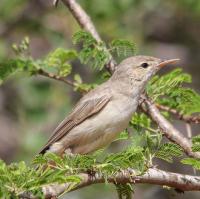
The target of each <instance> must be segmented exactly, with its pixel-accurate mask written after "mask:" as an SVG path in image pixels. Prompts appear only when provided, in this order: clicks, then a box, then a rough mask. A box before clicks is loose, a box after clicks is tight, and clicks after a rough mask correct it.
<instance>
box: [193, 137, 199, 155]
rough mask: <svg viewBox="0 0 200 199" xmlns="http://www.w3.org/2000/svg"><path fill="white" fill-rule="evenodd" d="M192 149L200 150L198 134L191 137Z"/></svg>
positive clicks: (194, 150)
mask: <svg viewBox="0 0 200 199" xmlns="http://www.w3.org/2000/svg"><path fill="white" fill-rule="evenodd" d="M192 151H193V152H200V135H197V136H195V137H193V138H192Z"/></svg>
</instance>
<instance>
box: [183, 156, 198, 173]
mask: <svg viewBox="0 0 200 199" xmlns="http://www.w3.org/2000/svg"><path fill="white" fill-rule="evenodd" d="M181 163H183V164H187V165H190V166H192V167H193V168H194V169H197V170H200V160H197V159H194V158H184V159H182V160H181Z"/></svg>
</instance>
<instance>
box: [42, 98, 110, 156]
mask: <svg viewBox="0 0 200 199" xmlns="http://www.w3.org/2000/svg"><path fill="white" fill-rule="evenodd" d="M110 99H111V96H110V95H103V96H101V97H96V98H93V99H89V100H85V101H80V102H79V103H78V104H77V106H76V107H75V108H74V110H73V111H72V112H71V114H69V116H68V117H66V118H65V119H64V120H63V121H62V122H61V123H60V124H59V125H58V127H57V128H56V129H55V131H54V132H53V134H52V136H51V137H50V139H49V140H48V142H47V144H46V145H45V146H44V147H43V149H42V150H41V151H40V153H41V154H43V153H45V151H46V150H48V148H49V147H50V146H51V145H52V144H53V143H55V142H57V141H59V140H60V139H62V138H63V137H64V136H65V135H66V134H67V133H68V132H69V131H70V130H71V129H72V128H74V127H75V126H76V125H78V124H80V123H81V122H83V121H84V120H86V119H87V118H89V117H91V116H92V115H94V114H96V113H98V112H99V111H101V109H103V108H104V107H105V106H106V104H107V103H108V102H109V101H110Z"/></svg>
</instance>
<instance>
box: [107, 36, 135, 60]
mask: <svg viewBox="0 0 200 199" xmlns="http://www.w3.org/2000/svg"><path fill="white" fill-rule="evenodd" d="M110 48H111V51H112V52H116V53H117V55H118V56H119V57H120V56H124V57H129V56H133V55H134V54H135V51H136V47H135V44H134V43H132V42H130V41H128V40H123V39H115V40H113V41H112V42H111V43H110Z"/></svg>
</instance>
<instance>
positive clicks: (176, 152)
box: [155, 142, 183, 163]
mask: <svg viewBox="0 0 200 199" xmlns="http://www.w3.org/2000/svg"><path fill="white" fill-rule="evenodd" d="M182 154H183V151H182V149H181V147H180V146H178V145H177V144H174V143H171V142H169V143H164V144H162V145H161V146H160V148H159V150H158V151H157V152H156V153H155V157H157V158H159V159H162V160H165V161H167V162H170V163H171V162H172V161H173V157H180V156H182Z"/></svg>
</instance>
